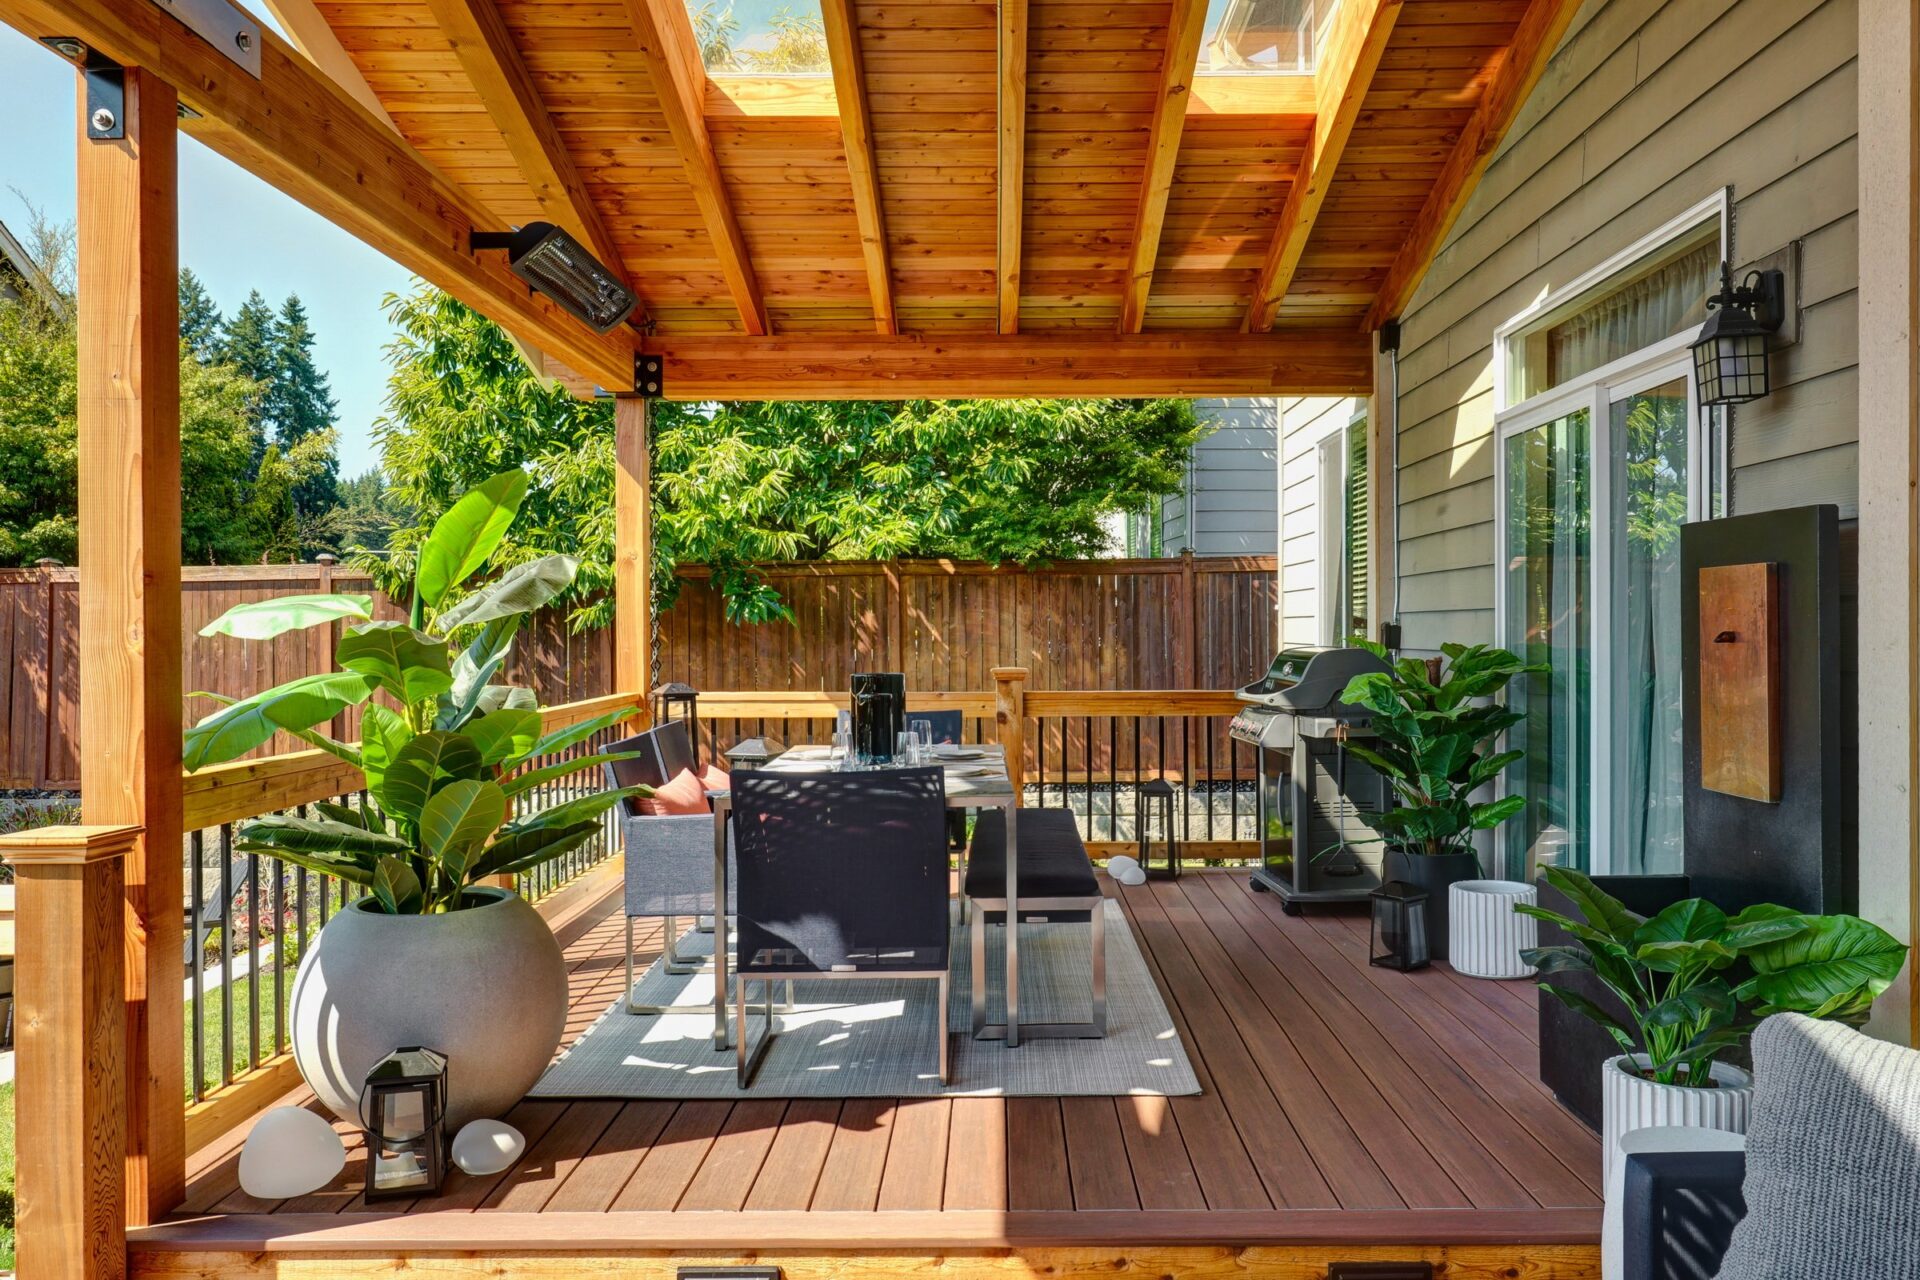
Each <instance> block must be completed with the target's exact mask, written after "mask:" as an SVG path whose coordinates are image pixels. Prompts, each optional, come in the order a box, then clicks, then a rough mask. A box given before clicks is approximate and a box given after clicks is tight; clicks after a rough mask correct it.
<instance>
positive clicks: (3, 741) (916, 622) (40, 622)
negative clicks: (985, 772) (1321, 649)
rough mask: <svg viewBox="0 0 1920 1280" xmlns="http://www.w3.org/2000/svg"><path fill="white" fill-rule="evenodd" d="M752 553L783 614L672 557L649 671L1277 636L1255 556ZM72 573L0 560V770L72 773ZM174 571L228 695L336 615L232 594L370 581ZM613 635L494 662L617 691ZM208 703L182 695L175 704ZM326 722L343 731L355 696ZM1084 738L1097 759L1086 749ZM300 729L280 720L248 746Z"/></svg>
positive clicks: (1100, 678)
mask: <svg viewBox="0 0 1920 1280" xmlns="http://www.w3.org/2000/svg"><path fill="white" fill-rule="evenodd" d="M763 572H764V573H765V575H766V577H767V579H768V580H769V581H770V582H771V584H772V585H773V586H774V587H775V588H776V589H777V590H778V591H779V592H780V593H781V595H782V596H783V597H784V598H785V599H786V600H787V602H788V603H789V605H790V606H791V607H792V609H793V612H794V621H793V622H792V623H791V624H788V623H784V622H775V623H769V624H765V625H760V626H738V625H735V624H733V623H730V622H728V621H727V620H726V614H725V609H724V602H723V600H722V598H721V596H720V593H719V592H718V591H717V590H715V589H714V588H713V587H712V586H710V585H709V584H708V581H707V572H706V570H705V569H704V568H703V567H701V566H697V565H689V566H683V567H682V568H681V569H680V571H679V576H680V584H679V585H680V592H679V596H678V598H677V600H676V601H675V603H674V605H673V607H672V608H670V609H669V610H667V611H666V613H665V614H664V615H663V616H662V617H661V619H660V654H659V659H658V666H657V671H658V681H682V682H685V683H687V684H690V685H692V686H693V687H694V688H696V689H703V690H758V691H766V692H769V693H780V692H834V691H840V690H844V689H845V688H846V687H847V677H848V676H849V675H850V674H851V673H853V672H855V671H862V670H883V671H903V672H905V673H906V676H907V685H908V687H909V688H910V689H987V688H991V687H992V685H993V677H992V669H993V668H994V667H996V666H1006V665H1017V666H1023V667H1026V668H1028V669H1029V670H1030V671H1031V672H1032V677H1031V682H1030V685H1029V687H1030V688H1033V689H1037V690H1048V689H1096V690H1097V689H1230V688H1233V687H1235V686H1237V685H1240V684H1244V683H1246V682H1247V681H1248V680H1251V679H1252V678H1254V676H1256V675H1257V674H1258V673H1259V672H1260V671H1261V670H1262V669H1264V668H1265V666H1266V664H1267V662H1268V660H1269V659H1271V658H1272V656H1273V652H1274V649H1275V647H1276V645H1277V643H1278V629H1277V620H1276V611H1275V605H1276V603H1277V599H1278V582H1277V578H1276V571H1275V563H1274V560H1273V558H1272V557H1270V556H1264V557H1262V556H1253V557H1248V556H1228V557H1193V556H1183V557H1180V558H1177V559H1167V560H1094V561H1074V562H1066V563H1061V564H1056V565H1051V566H1048V567H1044V568H1033V569H1022V568H1019V567H1015V566H994V565H984V564H971V563H956V562H952V561H901V562H885V563H867V562H843V563H816V564H793V565H771V566H767V567H766V568H765V569H764V570H763ZM78 576H79V575H78V572H77V571H76V570H73V569H47V570H41V569H0V787H46V788H54V789H62V788H73V787H76V786H77V785H78V774H79V763H78V762H79V749H78V744H77V743H76V742H75V741H74V733H75V730H76V726H77V725H78V723H79V666H78V644H79V640H78V636H79V616H78V594H79V593H78ZM182 586H183V591H184V596H185V598H184V600H183V602H182V609H181V626H182V630H183V632H184V633H185V639H186V644H185V648H184V654H185V666H186V670H185V673H184V688H186V689H187V690H189V691H192V690H196V689H207V690H214V691H218V692H221V693H225V694H229V695H235V696H241V695H246V694H250V693H255V692H258V691H259V690H261V689H266V688H270V687H271V686H273V685H274V684H277V683H279V682H280V681H283V680H289V679H292V678H294V677H296V676H300V675H306V674H309V673H311V672H314V671H319V670H324V669H326V667H327V665H328V657H329V655H330V654H331V653H332V651H333V645H334V642H335V639H336V634H335V633H336V632H337V629H333V628H330V629H320V628H316V629H314V630H312V631H307V632H298V633H295V634H293V635H289V636H283V637H281V638H280V639H278V640H275V641H273V642H272V643H270V644H262V643H258V642H247V641H239V640H234V639H231V638H229V637H225V636H214V637H202V636H200V635H198V634H197V633H198V631H199V630H200V628H201V627H203V626H205V625H206V624H207V623H208V622H210V621H212V620H213V619H214V618H216V617H218V616H219V615H220V614H221V613H222V612H224V611H225V610H227V609H228V608H230V607H232V606H233V605H235V604H237V603H240V602H242V601H247V600H259V599H266V598H269V597H272V596H276V595H286V594H292V593H295V592H313V591H370V590H371V589H372V588H371V583H370V582H369V581H368V579H367V578H366V577H365V576H364V575H361V574H358V573H354V572H351V571H348V570H346V569H343V568H340V567H338V566H329V565H255V566H240V567H225V566H222V567H194V566H188V567H187V568H186V569H185V570H184V571H183V584H182ZM375 612H376V613H377V614H378V615H379V616H382V617H399V616H403V614H402V612H401V611H400V610H399V609H398V608H396V607H395V606H393V605H392V604H391V603H389V602H388V601H386V600H385V599H384V598H377V599H376V602H375ZM612 639H613V637H612V632H611V631H610V630H600V631H595V632H588V633H585V634H574V633H572V632H571V631H570V630H569V629H568V627H567V625H566V621H565V619H564V617H562V616H561V615H560V614H558V613H557V612H554V613H545V614H542V615H541V616H539V617H538V618H536V620H535V622H534V623H533V625H532V626H530V627H529V629H528V631H527V633H526V634H525V636H524V637H523V639H522V641H521V643H520V644H519V645H517V646H516V653H515V658H514V660H513V663H512V665H511V667H510V669H509V671H508V673H507V678H508V679H510V680H512V681H513V682H514V683H518V684H525V685H527V686H529V687H531V688H533V689H534V690H535V691H536V692H538V693H539V695H540V697H541V700H542V701H543V702H545V703H548V704H557V703H569V702H577V701H580V700H583V699H589V698H597V697H602V696H605V695H606V694H608V693H610V692H612V691H613V680H612V677H613V644H612ZM658 681H652V680H650V681H649V683H657V682H658ZM210 709H211V704H210V703H208V702H206V701H205V700H204V699H192V700H190V701H189V703H188V706H187V716H188V718H189V720H192V719H196V718H198V717H199V716H201V715H204V714H205V713H206V712H207V711H208V710H210ZM703 711H704V708H703ZM335 729H336V731H337V732H338V733H340V734H342V735H349V736H350V735H352V734H353V733H354V732H355V730H356V725H355V723H354V719H353V713H349V715H348V716H346V717H343V718H342V721H341V722H340V723H339V724H338V725H336V726H335ZM1111 731H1112V726H1110V725H1101V726H1094V725H1088V726H1085V727H1084V728H1082V729H1081V730H1080V731H1079V732H1078V733H1069V732H1068V731H1067V730H1066V728H1065V727H1062V728H1061V729H1059V730H1057V731H1056V732H1057V733H1058V735H1059V736H1058V737H1057V738H1055V739H1054V743H1053V747H1054V753H1055V754H1054V758H1055V759H1056V760H1058V761H1061V762H1062V763H1063V764H1064V763H1065V761H1066V759H1067V758H1068V756H1069V754H1071V757H1072V758H1073V760H1074V762H1075V764H1077V765H1079V766H1080V767H1081V768H1083V769H1099V770H1105V769H1106V768H1109V767H1111V766H1112V765H1114V764H1117V763H1119V762H1118V761H1116V760H1110V759H1109V754H1110V753H1109V751H1107V750H1103V749H1101V747H1100V744H1099V741H1098V740H1099V738H1101V737H1103V736H1107V735H1109V734H1110V733H1111ZM1214 736H1217V735H1214ZM1089 737H1091V738H1093V739H1094V740H1095V754H1096V755H1097V756H1099V757H1100V758H1099V759H1098V760H1097V761H1093V762H1084V759H1085V747H1086V739H1087V738H1089ZM1042 740H1043V741H1045V740H1046V738H1045V735H1043V737H1042ZM300 746H301V744H299V743H297V742H294V741H292V740H289V739H285V738H284V736H283V737H281V738H276V739H275V740H274V741H273V742H271V743H269V744H267V745H266V746H265V747H263V748H261V750H260V751H259V752H257V753H255V754H256V755H260V756H264V755H267V754H270V753H283V752H289V751H295V750H298V749H300ZM1183 746H1184V744H1183ZM1194 749H1195V750H1198V749H1199V747H1198V744H1196V746H1195V748H1194ZM1118 754H1119V755H1120V756H1125V757H1130V758H1129V759H1127V761H1126V764H1127V765H1129V766H1134V767H1138V766H1140V765H1149V766H1158V767H1165V766H1166V765H1168V764H1171V763H1172V760H1171V759H1170V758H1167V759H1162V758H1161V757H1160V753H1159V752H1158V751H1157V750H1156V749H1154V748H1151V747H1149V748H1147V749H1145V750H1142V751H1140V752H1139V753H1138V754H1137V755H1135V753H1134V752H1133V751H1132V750H1130V749H1129V748H1128V747H1127V746H1126V745H1125V744H1124V743H1123V744H1121V745H1120V747H1119V751H1118ZM1168 755H1169V757H1171V755H1172V753H1171V752H1169V753H1168Z"/></svg>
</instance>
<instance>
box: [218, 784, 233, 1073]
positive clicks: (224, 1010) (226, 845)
mask: <svg viewBox="0 0 1920 1280" xmlns="http://www.w3.org/2000/svg"><path fill="white" fill-rule="evenodd" d="M220 1083H222V1084H232V1083H233V824H232V823H230V822H223V823H221V824H220Z"/></svg>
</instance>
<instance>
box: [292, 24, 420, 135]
mask: <svg viewBox="0 0 1920 1280" xmlns="http://www.w3.org/2000/svg"><path fill="white" fill-rule="evenodd" d="M262 3H264V4H265V5H266V9H267V12H268V13H270V14H272V15H273V20H274V21H275V22H276V23H278V24H279V25H280V29H281V30H282V31H284V32H286V33H287V39H288V40H289V41H291V42H292V44H293V47H294V48H296V49H298V50H299V51H300V52H301V53H303V54H305V55H306V59H307V61H308V62H311V63H312V64H313V65H314V66H316V67H318V68H320V70H321V72H322V74H324V75H325V76H327V78H328V79H330V80H332V81H333V82H334V83H335V84H337V85H339V86H340V87H341V88H342V89H345V90H346V91H347V93H348V94H350V95H351V96H352V97H353V100H354V101H355V102H358V103H359V104H360V105H361V106H363V107H365V108H366V109H367V110H368V111H370V112H372V113H373V114H374V116H375V117H376V118H378V119H380V120H384V121H386V123H387V127H388V128H389V129H392V130H393V131H394V132H395V133H398V132H400V127H399V126H398V125H396V124H394V122H393V117H392V116H390V115H388V114H387V109H386V107H385V106H383V105H381V102H380V99H379V98H378V97H376V96H375V95H374V92H373V87H372V86H371V85H369V84H368V83H367V78H366V76H364V75H362V74H361V73H360V67H359V65H358V64H357V63H355V62H354V60H353V55H352V54H350V53H348V52H347V51H346V49H345V48H344V47H343V46H342V45H341V43H340V37H339V36H337V35H335V34H334V33H333V28H332V27H330V26H328V25H327V20H326V19H325V18H324V17H322V16H321V14H320V7H319V6H318V5H317V4H315V3H314V0H262Z"/></svg>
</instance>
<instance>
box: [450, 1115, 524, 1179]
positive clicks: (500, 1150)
mask: <svg viewBox="0 0 1920 1280" xmlns="http://www.w3.org/2000/svg"><path fill="white" fill-rule="evenodd" d="M526 1149H527V1140H526V1139H525V1138H524V1137H522V1136H521V1135H520V1131H519V1130H518V1129H516V1128H514V1127H513V1126H512V1125H510V1124H505V1123H503V1122H501V1121H499V1120H475V1121H474V1122H473V1123H471V1124H469V1125H467V1126H466V1127H465V1128H463V1129H461V1130H460V1132H459V1133H456V1134H454V1135H453V1162H454V1163H455V1164H457V1165H459V1166H460V1167H461V1168H462V1169H464V1170H465V1171H466V1172H468V1173H471V1174H475V1175H478V1176H484V1175H486V1174H489V1173H499V1172H500V1171H501V1170H502V1169H505V1168H506V1167H508V1166H509V1165H511V1164H512V1163H513V1162H514V1161H515V1160H518V1159H519V1158H520V1153H521V1152H522V1151H525V1150H526Z"/></svg>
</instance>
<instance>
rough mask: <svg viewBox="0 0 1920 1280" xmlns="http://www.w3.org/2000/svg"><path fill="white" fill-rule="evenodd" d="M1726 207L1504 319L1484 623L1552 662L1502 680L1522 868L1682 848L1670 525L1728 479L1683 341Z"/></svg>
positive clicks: (1621, 869) (1656, 857) (1658, 868)
mask: <svg viewBox="0 0 1920 1280" xmlns="http://www.w3.org/2000/svg"><path fill="white" fill-rule="evenodd" d="M1723 225H1724V202H1723V201H1722V200H1720V199H1715V200H1713V201H1708V202H1705V203H1704V204H1702V205H1701V206H1698V207H1696V208H1695V209H1693V210H1690V211H1689V213H1688V214H1686V215H1683V217H1682V218H1680V219H1677V220H1676V221H1675V222H1674V223H1671V224H1669V225H1668V226H1667V227H1664V228H1662V229H1661V231H1659V232H1657V233H1655V235H1654V236H1652V237H1649V239H1648V240H1647V241H1643V242H1642V243H1641V244H1639V245H1636V246H1634V247H1633V248H1632V249H1629V250H1628V251H1626V252H1625V253H1623V254H1621V255H1619V256H1618V257H1616V258H1615V259H1614V260H1613V261H1612V262H1610V263H1608V264H1606V265H1605V266H1604V267H1603V268H1602V269H1601V270H1600V271H1599V272H1595V273H1592V274H1590V275H1589V276H1588V277H1583V278H1582V279H1580V280H1578V281H1575V282H1573V283H1572V284H1571V285H1570V286H1569V287H1568V288H1566V289H1564V290H1562V291H1560V292H1559V293H1558V294H1557V295H1552V296H1549V297H1548V298H1547V299H1545V300H1544V301H1543V303H1542V305H1541V306H1539V307H1538V308H1536V309H1535V310H1534V311H1533V312H1531V313H1529V314H1528V315H1526V316H1524V317H1520V318H1518V319H1516V320H1515V321H1514V322H1512V323H1510V324H1508V325H1505V326H1502V329H1501V331H1500V332H1499V333H1498V334H1497V335H1496V359H1497V360H1498V361H1499V362H1500V363H1499V365H1497V366H1496V367H1497V368H1500V369H1503V370H1504V378H1503V384H1504V385H1503V388H1502V399H1503V401H1506V402H1508V403H1507V407H1505V408H1503V409H1502V410H1501V411H1500V413H1499V414H1498V415H1497V418H1496V422H1497V427H1496V436H1497V439H1498V447H1497V449H1496V452H1495V455H1494V466H1495V486H1494V487H1495V495H1496V502H1497V504H1498V508H1499V510H1498V518H1497V519H1496V521H1495V540H1496V541H1495V548H1496V550H1495V555H1496V561H1495V563H1496V572H1497V574H1498V578H1499V586H1498V593H1497V597H1496V606H1495V612H1496V629H1497V634H1498V636H1499V640H1500V643H1502V644H1503V645H1505V646H1506V647H1507V648H1509V649H1512V650H1513V651H1514V652H1516V653H1518V654H1520V655H1521V656H1522V657H1523V658H1525V659H1526V660H1527V661H1528V662H1529V663H1532V664H1539V665H1541V666H1543V667H1544V670H1542V671H1540V672H1537V673H1534V674H1531V675H1528V676H1526V677H1523V678H1522V679H1520V680H1518V681H1515V683H1514V684H1513V686H1511V687H1510V689H1509V694H1508V698H1509V705H1510V706H1512V707H1513V708H1514V709H1515V710H1517V711H1519V712H1520V713H1521V714H1522V716H1523V719H1522V720H1521V722H1520V723H1519V724H1518V725H1516V726H1515V727H1514V729H1513V730H1512V731H1511V732H1510V734H1509V739H1508V745H1509V746H1511V747H1512V748H1514V749H1516V750H1520V751H1523V752H1524V753H1525V755H1524V757H1523V758H1522V759H1521V760H1520V761H1519V762H1518V763H1516V764H1515V765H1514V766H1513V767H1512V769H1510V770H1509V771H1508V774H1507V777H1506V780H1505V787H1506V790H1507V792H1508V793H1509V794H1519V795H1522V796H1525V797H1526V799H1527V801H1528V805H1527V808H1526V810H1525V811H1524V813H1523V816H1521V817H1520V818H1517V819H1515V820H1514V821H1513V822H1512V823H1510V824H1508V825H1507V826H1506V827H1505V828H1503V829H1502V830H1501V832H1500V836H1499V840H1500V846H1501V847H1500V862H1501V864H1502V867H1503V873H1504V874H1505V875H1508V876H1510V877H1512V878H1515V879H1528V880H1530V879H1532V878H1533V874H1534V872H1535V870H1536V869H1537V868H1538V867H1539V866H1540V865H1541V864H1543V863H1546V864H1559V865H1563V866H1570V867H1575V868H1578V869H1580V870H1592V871H1596V872H1602V873H1611V874H1656V873H1662V872H1671V871H1678V870H1680V868H1681V862H1682V853H1683V837H1684V831H1683V826H1682V819H1681V814H1682V802H1683V798H1684V788H1683V779H1684V773H1683V770H1682V767H1681V757H1680V745H1681V725H1682V720H1681V717H1682V699H1681V677H1680V669H1679V655H1680V617H1681V601H1680V526H1681V525H1682V524H1684V523H1685V522H1686V521H1688V520H1691V519H1700V518H1703V517H1704V516H1706V515H1708V514H1711V513H1716V512H1717V511H1718V500H1717V493H1718V491H1719V490H1720V489H1721V488H1722V487H1723V486H1721V485H1720V484H1719V483H1718V482H1717V475H1716V468H1717V466H1718V465H1719V461H1718V460H1719V458H1720V456H1721V454H1722V452H1723V451H1722V450H1720V449H1719V448H1718V445H1717V436H1718V435H1719V433H1720V432H1721V431H1723V427H1722V424H1721V423H1720V421H1719V420H1718V419H1717V418H1705V419H1703V418H1702V417H1701V415H1700V413H1699V411H1698V409H1697V408H1696V407H1695V405H1696V399H1695V396H1694V394H1693V382H1692V378H1693V373H1692V362H1691V361H1690V360H1689V359H1688V355H1687V346H1686V344H1687V342H1688V341H1689V339H1690V338H1691V337H1692V334H1693V331H1694V329H1695V328H1696V327H1697V325H1698V324H1699V323H1700V316H1702V315H1703V314H1704V308H1703V304H1704V301H1705V299H1706V297H1707V296H1708V294H1709V293H1710V292H1711V291H1712V288H1713V285H1714V281H1715V278H1716V275H1717V267H1718V264H1719V261H1720V258H1721V256H1722V249H1721V246H1722V243H1723V240H1722V227H1723Z"/></svg>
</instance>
